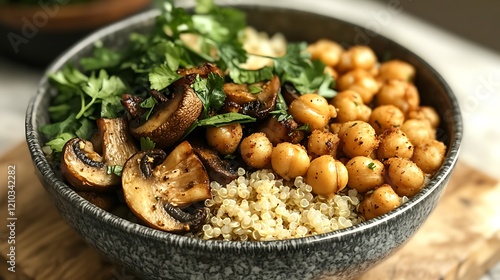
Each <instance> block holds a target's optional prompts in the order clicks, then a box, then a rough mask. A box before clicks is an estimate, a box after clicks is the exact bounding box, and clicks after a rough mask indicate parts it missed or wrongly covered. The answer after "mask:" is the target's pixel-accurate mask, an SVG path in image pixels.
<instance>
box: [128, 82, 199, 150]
mask: <svg viewBox="0 0 500 280" xmlns="http://www.w3.org/2000/svg"><path fill="white" fill-rule="evenodd" d="M156 107H157V108H155V111H154V112H153V114H152V115H151V116H150V118H149V119H148V120H141V119H133V120H132V121H131V123H130V128H131V129H130V131H131V132H132V135H134V137H136V138H141V137H149V138H150V139H151V140H152V141H153V142H155V143H156V146H157V147H159V148H165V147H169V146H172V145H173V144H175V143H176V142H177V141H178V140H179V139H181V138H182V136H184V133H185V132H186V131H187V130H188V128H189V127H190V126H191V125H192V124H193V123H194V122H195V121H196V119H198V116H199V115H200V114H201V110H202V107H203V105H202V103H201V100H200V99H199V98H198V96H197V95H196V93H195V92H194V90H193V89H192V88H191V87H190V86H188V85H185V84H184V85H179V86H177V87H176V91H175V92H174V93H173V97H172V98H170V99H169V100H168V101H167V102H163V103H160V104H158V105H156Z"/></svg>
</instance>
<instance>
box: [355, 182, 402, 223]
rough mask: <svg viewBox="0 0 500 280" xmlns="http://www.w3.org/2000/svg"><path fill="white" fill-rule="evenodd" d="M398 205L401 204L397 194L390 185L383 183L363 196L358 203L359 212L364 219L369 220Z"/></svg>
mask: <svg viewBox="0 0 500 280" xmlns="http://www.w3.org/2000/svg"><path fill="white" fill-rule="evenodd" d="M399 206H401V199H400V198H399V196H398V195H397V194H396V193H395V192H394V190H393V189H392V188H391V186H389V185H387V184H384V185H382V186H380V187H379V188H377V189H375V190H374V191H373V192H372V193H369V194H367V195H366V196H365V198H364V199H363V200H362V201H361V203H360V205H359V212H360V213H361V215H362V216H363V217H364V218H365V219H366V220H370V219H373V218H376V217H379V216H382V215H384V214H386V213H388V212H389V211H391V210H394V209H396V208H398V207H399Z"/></svg>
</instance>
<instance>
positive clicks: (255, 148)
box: [240, 132, 273, 169]
mask: <svg viewBox="0 0 500 280" xmlns="http://www.w3.org/2000/svg"><path fill="white" fill-rule="evenodd" d="M272 152H273V144H271V141H269V139H267V137H266V134H264V133H262V132H256V133H253V134H251V135H250V136H248V137H245V138H244V139H243V140H242V141H241V144H240V153H241V158H242V159H243V161H245V163H246V164H248V165H249V166H251V167H253V168H257V169H262V168H266V167H268V166H269V164H270V163H271V155H272Z"/></svg>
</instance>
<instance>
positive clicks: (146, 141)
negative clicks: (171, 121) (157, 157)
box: [139, 137, 156, 151]
mask: <svg viewBox="0 0 500 280" xmlns="http://www.w3.org/2000/svg"><path fill="white" fill-rule="evenodd" d="M139 141H140V143H141V151H145V150H152V149H154V148H155V146H156V143H155V142H153V141H152V140H151V139H150V138H149V137H141V139H140V140H139Z"/></svg>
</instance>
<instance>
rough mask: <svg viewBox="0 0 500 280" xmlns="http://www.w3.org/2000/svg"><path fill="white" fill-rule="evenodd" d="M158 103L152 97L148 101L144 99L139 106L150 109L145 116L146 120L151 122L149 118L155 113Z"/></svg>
mask: <svg viewBox="0 0 500 280" xmlns="http://www.w3.org/2000/svg"><path fill="white" fill-rule="evenodd" d="M157 103H158V102H157V101H156V99H154V98H153V97H152V96H150V97H148V98H147V99H144V101H142V102H141V104H139V106H140V107H141V108H143V109H149V110H148V111H147V112H146V113H145V114H144V118H145V119H146V120H149V117H150V116H151V113H152V112H153V110H154V108H155V105H156V104H157Z"/></svg>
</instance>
